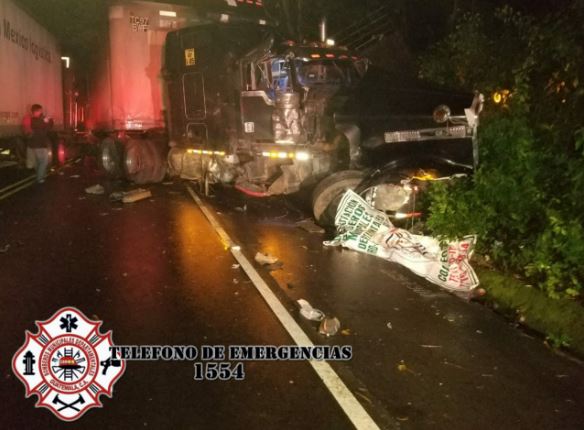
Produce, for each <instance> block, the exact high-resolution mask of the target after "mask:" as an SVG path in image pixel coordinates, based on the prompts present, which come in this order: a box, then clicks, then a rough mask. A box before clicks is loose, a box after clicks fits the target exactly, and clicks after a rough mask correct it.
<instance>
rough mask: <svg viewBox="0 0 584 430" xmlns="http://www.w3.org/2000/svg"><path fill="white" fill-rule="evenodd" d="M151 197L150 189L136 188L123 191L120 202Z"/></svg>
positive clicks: (131, 201) (132, 201)
mask: <svg viewBox="0 0 584 430" xmlns="http://www.w3.org/2000/svg"><path fill="white" fill-rule="evenodd" d="M150 197H152V192H151V191H150V190H145V189H143V188H138V189H135V190H132V191H128V192H125V193H124V197H122V203H134V202H138V201H140V200H145V199H148V198H150Z"/></svg>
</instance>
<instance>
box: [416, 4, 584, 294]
mask: <svg viewBox="0 0 584 430" xmlns="http://www.w3.org/2000/svg"><path fill="white" fill-rule="evenodd" d="M581 14H582V10H581V9H577V10H574V11H573V13H571V14H566V13H564V14H562V15H559V16H555V17H551V18H550V21H549V22H548V21H546V22H537V21H536V20H535V19H533V18H530V17H526V16H523V15H521V14H518V13H516V12H514V11H513V10H512V9H510V8H509V7H505V8H503V9H500V10H498V11H497V12H496V14H495V15H494V16H492V17H489V18H485V17H483V16H480V15H477V14H473V15H467V16H466V17H465V18H464V19H463V21H462V22H461V23H460V24H459V25H458V26H457V28H456V29H455V31H454V32H453V33H452V34H451V35H449V36H448V37H447V38H446V39H445V40H444V41H442V42H440V43H438V44H437V45H436V46H435V47H433V48H432V49H431V50H430V52H428V53H427V54H426V55H424V56H423V58H422V60H421V68H420V69H421V74H422V76H423V77H424V78H426V79H429V80H432V81H434V82H438V83H441V84H446V85H450V86H451V87H458V88H460V87H463V88H466V89H475V88H479V89H480V90H481V91H484V92H487V93H488V92H489V91H492V90H497V89H501V88H508V89H510V94H511V96H510V98H509V99H508V100H507V101H506V103H503V104H502V105H499V106H495V105H494V104H493V103H491V104H489V105H487V106H486V108H487V109H486V112H485V115H484V118H483V122H482V124H481V127H480V130H479V139H480V167H479V168H478V169H477V172H476V173H475V175H474V176H473V177H472V178H470V179H467V180H463V181H458V182H457V183H455V184H451V185H446V184H444V183H436V184H434V185H433V186H432V187H431V189H430V192H429V201H430V208H429V213H430V215H429V218H428V220H427V226H428V227H429V229H430V230H431V231H432V233H433V234H436V235H443V236H447V237H457V236H462V235H464V234H468V233H476V234H478V235H479V245H478V251H479V252H482V253H484V254H486V255H488V256H489V257H490V258H492V260H493V261H494V262H495V263H496V264H497V265H498V267H500V268H502V269H506V270H510V271H513V272H515V273H518V274H520V275H522V276H525V277H526V278H527V279H528V280H529V281H530V282H532V283H533V284H534V285H537V286H538V287H539V288H541V289H542V290H543V291H545V292H546V293H547V294H548V295H549V296H550V297H560V296H566V295H567V296H572V297H575V296H579V295H581V294H583V281H584V265H582V261H584V227H583V225H584V157H583V154H584V131H583V130H584V129H583V128H582V120H583V119H584V118H582V117H581V114H582V112H584V103H583V101H584V89H583V88H582V87H580V82H582V78H584V76H582V75H583V74H584V63H583V57H584V56H583V52H582V44H581V43H580V41H581V40H582V36H583V34H582V30H581V27H578V25H577V21H578V20H577V17H578V16H581ZM560 28H561V29H562V31H559V30H558V29H560ZM489 29H494V30H495V31H492V32H491V33H489ZM491 58H496V64H493V65H492V66H489V61H492V60H491Z"/></svg>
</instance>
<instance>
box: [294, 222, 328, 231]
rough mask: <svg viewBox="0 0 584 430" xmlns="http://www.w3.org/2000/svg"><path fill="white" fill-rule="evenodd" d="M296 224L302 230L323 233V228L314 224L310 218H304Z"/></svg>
mask: <svg viewBox="0 0 584 430" xmlns="http://www.w3.org/2000/svg"><path fill="white" fill-rule="evenodd" d="M296 226H297V227H299V228H301V229H302V230H305V231H307V232H308V233H321V234H322V233H324V228H322V227H320V226H318V225H316V224H315V222H314V221H313V220H312V219H305V220H302V221H298V222H297V223H296Z"/></svg>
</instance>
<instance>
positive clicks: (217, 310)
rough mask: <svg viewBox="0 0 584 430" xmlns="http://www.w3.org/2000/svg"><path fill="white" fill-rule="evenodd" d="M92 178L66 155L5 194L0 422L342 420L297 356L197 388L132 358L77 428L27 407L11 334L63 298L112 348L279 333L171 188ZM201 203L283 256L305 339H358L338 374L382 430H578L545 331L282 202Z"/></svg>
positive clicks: (287, 293)
mask: <svg viewBox="0 0 584 430" xmlns="http://www.w3.org/2000/svg"><path fill="white" fill-rule="evenodd" d="M76 174H80V175H81V177H79V178H75V177H71V176H72V175H76ZM97 180H99V178H96V177H95V175H94V173H93V172H90V171H89V169H88V167H87V166H86V168H81V167H79V166H74V167H70V168H66V169H64V170H63V175H61V176H60V175H55V176H52V177H51V178H49V179H48V180H47V182H46V183H45V184H44V186H34V187H31V188H29V189H26V190H23V191H22V192H20V193H18V194H16V195H14V196H12V197H10V198H9V199H6V200H3V201H0V249H2V248H3V247H5V245H10V247H9V248H8V249H7V250H6V252H4V253H2V254H0V267H1V269H2V270H1V271H0V327H1V328H0V333H1V338H0V339H1V344H0V348H1V355H0V357H1V361H0V371H1V374H0V377H1V378H2V390H1V391H0V419H1V420H2V421H1V422H2V425H0V427H1V428H8V429H37V428H38V429H41V428H42V429H47V428H65V427H67V428H83V429H93V428H100V429H102V428H108V429H109V428H111V429H117V428H121V429H136V428H155V429H179V428H180V429H182V428H185V429H191V428H193V429H194V428H198V429H215V428H245V429H288V428H290V429H297V428H318V429H321V428H322V429H344V428H352V426H351V424H350V423H349V421H348V419H347V418H346V417H345V415H344V413H343V412H342V410H341V409H340V408H339V406H338V405H337V403H336V402H335V400H334V399H333V397H332V396H331V395H330V394H329V393H328V392H327V390H326V388H325V387H324V385H323V384H322V383H321V382H320V380H319V378H318V377H317V376H316V374H315V373H314V371H313V370H312V368H311V367H310V366H309V365H308V363H305V362H256V363H247V364H246V366H245V370H246V379H245V381H242V382H236V381H230V382H218V381H217V382H212V381H205V382H196V381H194V380H193V379H192V377H193V370H192V365H191V364H190V363H185V362H162V361H160V362H129V363H128V366H127V370H126V373H125V374H124V376H123V377H122V378H121V380H120V381H119V382H118V383H117V384H116V386H115V392H114V397H113V399H108V398H105V399H104V398H102V401H103V403H104V408H103V409H92V410H90V411H89V412H88V413H87V414H86V415H85V416H84V417H82V418H81V419H80V420H79V421H77V422H75V423H61V422H60V421H58V420H57V419H56V418H55V417H54V416H53V415H52V414H51V413H50V412H49V411H47V410H44V409H35V408H34V404H35V400H36V399H35V397H34V396H33V397H32V398H29V399H25V398H24V387H23V385H22V383H21V382H20V381H19V380H17V379H16V377H15V376H14V375H13V374H12V370H11V368H10V360H11V358H12V355H13V354H14V352H15V351H16V350H17V349H18V348H19V347H20V345H21V344H22V343H23V341H24V331H25V330H32V331H34V330H35V327H34V321H35V320H37V319H45V318H48V317H49V316H51V315H52V314H53V313H54V312H55V311H56V310H58V309H59V308H61V307H63V306H76V307H78V308H79V309H80V310H82V311H83V312H84V313H85V314H86V315H88V316H90V317H93V318H96V319H100V320H103V321H104V324H103V327H102V330H103V331H106V330H109V329H111V330H113V340H114V342H115V343H116V344H166V345H168V344H170V345H173V344H177V345H178V344H193V345H203V344H220V345H229V344H276V345H285V344H291V343H292V340H291V339H290V338H289V336H288V335H287V334H286V332H285V331H284V329H283V328H282V327H281V326H280V324H279V322H278V321H277V320H276V318H275V316H274V315H273V314H272V312H271V311H270V310H269V308H268V307H267V306H266V305H265V303H264V301H263V299H262V298H261V297H260V296H259V294H258V293H257V291H256V290H255V288H254V287H253V284H252V283H251V281H249V279H248V278H247V277H246V276H245V274H244V273H243V272H242V271H241V270H240V269H234V268H232V265H233V263H234V260H233V257H232V256H231V254H229V252H227V251H226V250H225V249H224V247H223V246H222V244H221V242H220V241H219V239H218V237H217V235H216V234H215V232H214V230H213V228H212V227H211V226H210V225H209V223H208V221H207V220H206V219H205V217H204V216H203V215H202V214H201V212H200V210H199V209H198V208H197V206H196V205H195V204H194V202H193V201H192V199H191V198H190V197H189V195H188V194H187V193H186V191H185V186H184V184H183V183H180V182H177V183H175V184H173V185H156V186H152V187H149V188H151V190H152V193H153V198H152V199H149V200H145V201H141V202H137V203H135V204H132V205H129V206H128V205H126V206H123V205H122V204H121V203H110V202H109V201H108V199H107V198H106V197H105V196H86V195H85V194H84V192H83V189H84V188H85V187H86V186H88V185H92V184H94V183H95V182H96V181H97ZM106 185H107V187H108V191H110V189H111V188H109V187H110V186H116V187H117V186H118V185H115V184H114V185H112V184H106ZM206 202H207V204H208V205H209V206H210V207H211V208H212V209H213V210H214V211H215V213H216V214H217V217H218V219H219V221H220V222H221V223H222V224H223V225H224V226H225V228H226V230H227V232H228V233H229V234H230V236H231V237H232V238H233V239H234V240H235V241H237V242H238V243H240V244H241V245H242V249H243V252H244V253H245V254H246V255H247V256H248V258H249V259H250V260H253V256H254V255H255V253H256V251H262V252H267V253H270V254H273V255H275V256H277V257H279V258H280V260H281V261H282V262H283V266H282V267H281V268H280V269H278V270H275V271H272V272H268V271H267V270H266V269H263V268H258V271H259V272H260V274H261V275H262V277H263V278H264V280H266V282H268V284H269V285H270V287H271V288H272V289H273V291H274V292H275V293H276V294H277V295H278V297H279V298H280V300H281V301H282V303H283V304H284V305H285V306H286V307H287V308H288V309H289V310H290V311H291V312H292V314H293V316H294V317H295V318H296V319H297V320H298V322H299V323H300V324H301V326H302V327H303V328H304V329H305V331H306V332H307V334H308V335H309V336H310V337H311V338H312V339H313V341H314V342H315V343H320V344H331V345H332V344H339V345H341V344H350V345H352V346H353V348H354V350H353V360H352V361H351V362H349V363H344V364H339V363H333V367H334V368H335V369H336V370H337V372H338V373H339V375H340V376H341V377H342V378H343V380H344V381H345V383H346V384H347V385H348V386H349V388H350V389H351V390H352V391H353V392H354V393H355V396H356V397H357V399H358V400H359V401H360V402H361V403H362V404H363V406H365V408H366V409H367V410H368V411H369V413H370V414H371V416H372V417H374V419H375V420H376V421H377V422H378V424H379V425H380V427H382V428H392V427H400V428H404V429H425V428H436V429H469V428H474V429H483V428H484V429H507V428H508V429H517V428H521V429H523V428H530V429H533V428H538V429H540V428H541V429H577V428H582V423H584V409H583V408H582V404H583V403H584V384H583V382H584V368H583V367H582V366H581V365H580V364H578V363H576V362H574V361H571V360H568V359H566V358H564V357H561V356H558V355H556V354H554V353H552V352H551V351H549V350H548V349H546V348H545V347H544V345H543V343H542V341H541V339H537V338H532V337H529V336H527V335H526V334H524V333H523V332H521V331H519V330H517V329H515V328H513V327H512V326H511V325H509V324H508V323H507V322H506V321H504V320H503V319H502V318H501V317H500V316H498V315H495V314H494V313H492V311H490V310H489V309H486V308H484V307H482V306H481V305H479V304H476V303H466V302H464V301H462V300H460V299H459V298H457V297H454V296H452V295H449V294H447V293H444V292H442V291H440V290H439V289H438V288H437V287H435V286H433V285H430V284H428V283H426V282H423V281H421V280H420V279H418V278H417V277H415V276H413V275H411V274H410V273H408V272H407V271H406V270H404V269H402V268H400V267H398V266H396V265H393V264H390V263H387V262H384V261H382V260H378V259H375V258H372V257H370V256H366V255H362V254H358V253H356V252H353V251H346V250H340V249H335V248H326V247H323V246H322V241H323V239H324V237H325V236H323V235H322V234H315V233H308V232H306V231H304V230H301V229H299V228H298V227H297V226H296V225H295V222H296V221H298V220H300V219H303V218H305V217H306V215H305V213H304V212H303V211H302V210H301V208H300V206H299V205H298V204H297V202H295V201H293V200H292V199H274V200H262V201H255V202H252V201H248V202H246V200H245V199H243V198H241V197H238V196H234V195H232V194H231V193H221V194H218V195H217V196H215V197H214V198H210V199H207V200H206ZM246 203H247V204H246ZM244 208H245V210H244ZM299 298H304V299H307V300H308V301H309V302H310V303H312V304H313V305H314V306H315V307H318V308H320V309H322V310H323V311H325V312H326V313H327V314H331V315H336V316H337V317H338V318H339V319H340V320H341V322H342V324H343V328H344V329H345V331H344V334H342V335H338V336H335V337H333V338H330V339H325V338H323V337H321V336H320V335H318V333H317V331H316V328H315V327H314V326H313V325H312V324H311V323H309V322H307V321H305V320H302V318H301V317H299V316H298V315H297V311H296V307H295V304H294V301H295V300H297V299H299Z"/></svg>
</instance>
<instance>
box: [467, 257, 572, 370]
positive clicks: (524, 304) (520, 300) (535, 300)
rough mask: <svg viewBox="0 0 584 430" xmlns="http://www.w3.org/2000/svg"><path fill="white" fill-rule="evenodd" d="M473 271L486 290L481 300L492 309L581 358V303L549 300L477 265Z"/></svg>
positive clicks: (540, 293)
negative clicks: (475, 271)
mask: <svg viewBox="0 0 584 430" xmlns="http://www.w3.org/2000/svg"><path fill="white" fill-rule="evenodd" d="M477 274H478V276H479V279H480V281H481V287H482V288H484V289H485V290H486V291H487V295H486V297H485V300H486V302H487V303H488V304H490V305H491V306H492V307H493V308H494V309H496V310H497V311H498V312H501V313H503V314H504V315H506V316H508V317H511V318H514V319H515V320H516V321H518V322H519V323H521V324H522V325H524V326H526V327H528V328H529V329H531V330H535V331H537V332H539V333H542V334H544V335H545V336H546V339H547V342H548V343H549V344H550V345H551V346H553V347H564V348H566V349H568V350H570V351H572V352H573V353H574V354H575V355H577V356H579V357H580V358H584V306H582V305H581V304H580V303H578V302H576V301H574V300H570V299H559V300H554V299H551V298H549V297H547V296H546V295H545V294H544V293H543V292H541V291H540V290H538V289H536V288H533V287H529V286H526V285H524V284H523V283H521V282H520V281H519V280H517V279H515V278H513V277H511V276H509V275H505V274H502V273H500V272H496V271H492V270H488V269H485V268H478V269H477Z"/></svg>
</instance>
